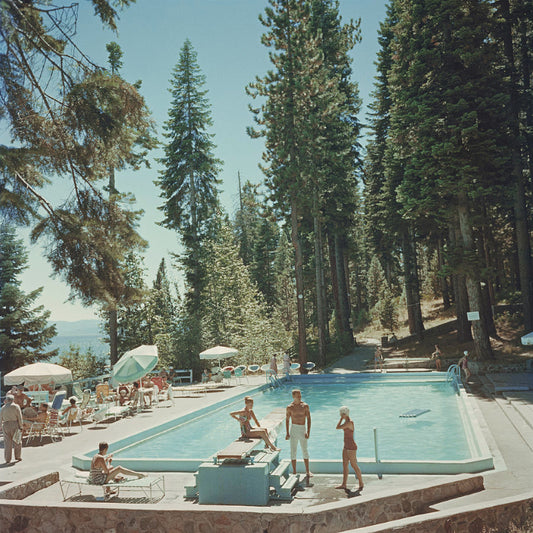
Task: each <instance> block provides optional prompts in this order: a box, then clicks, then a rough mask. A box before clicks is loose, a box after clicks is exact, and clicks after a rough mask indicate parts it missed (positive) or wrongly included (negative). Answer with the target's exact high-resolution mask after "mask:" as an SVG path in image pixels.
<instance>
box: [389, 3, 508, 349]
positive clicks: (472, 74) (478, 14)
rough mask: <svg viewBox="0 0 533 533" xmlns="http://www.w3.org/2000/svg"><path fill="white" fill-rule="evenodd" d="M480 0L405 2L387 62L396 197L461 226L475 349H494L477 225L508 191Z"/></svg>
mask: <svg viewBox="0 0 533 533" xmlns="http://www.w3.org/2000/svg"><path fill="white" fill-rule="evenodd" d="M491 15H492V13H491V5H490V3H489V2H488V1H485V0H469V1H467V2H464V1H462V0H450V1H448V2H445V3H441V2H437V1H429V0H412V1H411V2H407V3H402V4H401V10H400V13H399V23H398V25H397V28H396V35H397V41H396V42H395V49H394V51H395V58H396V60H395V63H394V65H393V67H392V70H391V77H390V83H391V88H392V89H391V96H392V99H393V108H392V110H391V113H392V117H393V118H392V122H391V130H392V134H391V136H392V142H393V145H392V146H393V149H394V150H395V152H396V155H397V160H398V161H399V163H400V164H401V165H402V167H403V179H402V183H401V186H400V189H399V198H400V201H401V202H402V204H403V209H404V214H405V215H406V216H408V217H409V218H411V219H413V220H416V219H418V220H423V219H425V218H426V217H428V215H430V214H431V215H433V216H434V215H435V214H437V215H439V216H443V217H446V219H447V220H450V221H451V222H452V223H454V224H456V225H457V229H458V234H459V235H460V241H459V242H458V244H459V249H458V252H459V253H458V256H457V257H458V258H459V263H458V264H456V265H455V266H456V268H458V269H460V270H461V271H462V272H463V273H464V275H465V281H466V287H467V292H468V300H469V305H470V310H473V311H479V312H480V315H481V320H478V321H474V322H473V323H472V328H473V332H474V342H475V346H476V352H477V354H478V356H479V357H481V358H488V357H491V356H492V350H491V345H490V342H489V337H488V329H487V315H486V310H485V306H484V303H483V298H482V293H481V285H480V282H481V265H482V262H481V257H480V247H479V241H478V239H477V238H476V228H478V227H479V226H480V222H481V217H482V216H483V212H482V210H481V209H480V208H481V206H482V205H483V204H484V203H485V202H489V203H490V200H491V198H492V199H501V198H504V197H505V189H504V188H503V185H504V182H505V176H506V174H507V171H508V157H507V153H508V152H507V149H506V142H507V141H506V131H507V127H508V117H507V113H506V103H507V96H506V94H505V80H504V78H503V77H502V73H501V71H500V70H499V69H498V65H499V60H498V54H497V49H496V46H495V41H494V20H493V18H492V16H491Z"/></svg>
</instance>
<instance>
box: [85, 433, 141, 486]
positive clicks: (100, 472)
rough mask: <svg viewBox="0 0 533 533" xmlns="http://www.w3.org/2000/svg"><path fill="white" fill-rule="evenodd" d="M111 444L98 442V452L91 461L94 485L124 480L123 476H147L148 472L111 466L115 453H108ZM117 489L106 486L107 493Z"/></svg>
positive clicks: (90, 473)
mask: <svg viewBox="0 0 533 533" xmlns="http://www.w3.org/2000/svg"><path fill="white" fill-rule="evenodd" d="M108 448H109V445H108V444H107V442H100V444H98V453H97V454H96V455H95V456H94V457H93V459H92V461H91V471H90V472H89V478H88V481H89V483H92V484H93V485H104V484H105V483H109V482H110V481H113V480H115V481H122V480H123V479H124V477H123V476H135V477H137V478H138V479H140V478H143V477H146V474H141V473H140V472H135V471H134V470H130V469H129V468H124V467H123V466H111V461H112V460H113V455H112V454H111V455H106V453H107V450H108ZM115 493H116V491H114V490H111V489H110V488H106V494H115Z"/></svg>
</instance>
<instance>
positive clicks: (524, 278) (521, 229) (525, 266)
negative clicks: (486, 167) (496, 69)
mask: <svg viewBox="0 0 533 533" xmlns="http://www.w3.org/2000/svg"><path fill="white" fill-rule="evenodd" d="M500 7H501V10H502V14H503V17H504V21H505V22H504V24H503V25H502V26H503V48H504V52H505V56H506V57H507V64H508V68H509V73H510V78H511V85H510V87H511V89H510V102H509V111H510V115H511V120H510V122H511V136H510V137H511V140H512V145H511V161H512V170H511V174H512V179H513V183H514V190H513V208H514V215H515V230H516V247H517V253H518V270H519V275H520V290H521V295H522V310H523V315H524V322H523V323H524V327H525V328H526V330H527V331H531V330H532V329H533V273H532V267H531V246H530V242H529V228H528V221H527V210H526V197H525V188H524V178H523V173H522V161H521V155H520V144H519V138H520V95H519V92H518V72H517V70H516V67H515V55H514V49H513V35H512V22H511V14H510V7H509V0H500ZM522 68H523V66H522ZM528 83H529V82H528Z"/></svg>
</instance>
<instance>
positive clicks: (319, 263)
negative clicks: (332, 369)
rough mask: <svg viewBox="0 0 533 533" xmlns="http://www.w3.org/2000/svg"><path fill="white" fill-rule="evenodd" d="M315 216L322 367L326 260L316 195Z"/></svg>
mask: <svg viewBox="0 0 533 533" xmlns="http://www.w3.org/2000/svg"><path fill="white" fill-rule="evenodd" d="M314 202H315V214H314V216H313V224H314V230H315V283H316V316H317V331H318V358H319V363H320V365H321V366H324V365H325V364H326V298H325V290H324V259H323V252H322V250H323V246H322V225H321V223H320V220H319V218H318V214H317V211H318V206H317V205H316V202H317V199H316V194H315V199H314Z"/></svg>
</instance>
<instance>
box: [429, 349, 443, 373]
mask: <svg viewBox="0 0 533 533" xmlns="http://www.w3.org/2000/svg"><path fill="white" fill-rule="evenodd" d="M441 357H442V354H441V351H440V348H439V345H438V344H435V351H434V352H433V353H432V354H431V358H432V359H435V369H436V370H437V372H440V371H441Z"/></svg>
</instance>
